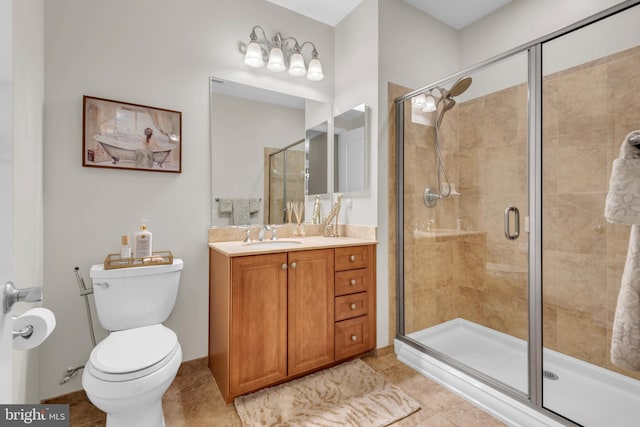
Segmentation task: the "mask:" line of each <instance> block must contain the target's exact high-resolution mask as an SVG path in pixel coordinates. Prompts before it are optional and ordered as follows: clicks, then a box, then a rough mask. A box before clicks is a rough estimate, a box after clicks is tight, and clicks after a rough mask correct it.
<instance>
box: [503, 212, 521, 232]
mask: <svg viewBox="0 0 640 427" xmlns="http://www.w3.org/2000/svg"><path fill="white" fill-rule="evenodd" d="M511 212H513V218H514V231H513V233H511ZM504 236H505V237H506V238H507V239H509V240H516V239H517V238H518V237H520V210H519V209H518V208H516V207H515V206H507V208H506V209H505V210H504Z"/></svg>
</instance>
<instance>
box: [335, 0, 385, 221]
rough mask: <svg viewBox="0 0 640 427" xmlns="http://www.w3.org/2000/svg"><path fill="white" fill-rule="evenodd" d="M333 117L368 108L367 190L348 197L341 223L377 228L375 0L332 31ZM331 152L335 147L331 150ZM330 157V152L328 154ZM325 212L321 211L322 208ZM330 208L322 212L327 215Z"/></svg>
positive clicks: (376, 51) (376, 12)
mask: <svg viewBox="0 0 640 427" xmlns="http://www.w3.org/2000/svg"><path fill="white" fill-rule="evenodd" d="M335 64H336V65H335V92H334V109H333V113H334V115H336V116H337V115H339V114H341V113H344V112H345V111H347V110H350V109H352V108H353V107H355V106H357V105H360V104H362V103H364V104H366V105H367V106H369V108H370V111H369V112H368V119H369V128H368V132H369V134H370V138H369V147H368V159H367V162H368V166H367V169H368V177H367V181H368V187H369V188H368V190H367V191H366V192H364V193H355V194H351V195H349V194H347V195H346V196H345V199H343V202H342V208H341V210H340V218H339V221H340V223H346V224H358V225H376V224H377V208H376V206H377V204H378V188H377V184H376V183H377V180H378V169H377V167H375V165H377V162H378V0H363V1H362V3H360V5H359V6H358V7H357V8H356V9H354V10H353V12H351V13H350V14H349V15H348V16H347V17H345V18H344V19H343V20H342V21H341V22H340V23H339V24H338V25H336V27H335ZM331 148H332V151H333V148H334V147H331ZM330 154H331V157H333V152H331V153H330ZM323 208H324V207H323ZM329 209H330V208H328V207H327V208H325V209H323V212H329Z"/></svg>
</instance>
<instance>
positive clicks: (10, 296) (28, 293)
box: [3, 282, 42, 313]
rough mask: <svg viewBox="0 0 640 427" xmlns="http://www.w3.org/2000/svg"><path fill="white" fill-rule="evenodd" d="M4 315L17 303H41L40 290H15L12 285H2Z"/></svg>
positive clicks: (35, 288)
mask: <svg viewBox="0 0 640 427" xmlns="http://www.w3.org/2000/svg"><path fill="white" fill-rule="evenodd" d="M3 292H4V313H8V312H10V311H11V307H13V305H14V304H15V303H17V302H40V301H42V288H39V287H34V288H24V289H16V288H15V287H14V286H13V283H11V282H7V283H5V284H4V290H3Z"/></svg>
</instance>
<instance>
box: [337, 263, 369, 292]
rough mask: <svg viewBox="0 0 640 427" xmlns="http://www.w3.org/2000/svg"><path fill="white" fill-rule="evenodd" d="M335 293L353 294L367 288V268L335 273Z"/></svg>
mask: <svg viewBox="0 0 640 427" xmlns="http://www.w3.org/2000/svg"><path fill="white" fill-rule="evenodd" d="M334 283H335V286H336V289H335V295H336V296H340V295H347V294H355V293H356V292H365V291H368V290H369V270H368V269H366V268H360V269H357V270H346V271H340V272H338V273H336V274H335V280H334Z"/></svg>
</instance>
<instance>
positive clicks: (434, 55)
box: [375, 0, 459, 347]
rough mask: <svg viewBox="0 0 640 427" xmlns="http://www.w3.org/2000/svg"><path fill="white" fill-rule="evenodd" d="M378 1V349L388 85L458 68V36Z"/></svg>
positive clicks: (385, 315)
mask: <svg viewBox="0 0 640 427" xmlns="http://www.w3.org/2000/svg"><path fill="white" fill-rule="evenodd" d="M378 1H379V35H378V38H379V79H378V97H379V103H378V112H377V114H378V153H377V155H378V159H377V163H376V164H375V165H376V166H375V167H376V168H377V170H378V181H377V186H378V203H377V212H378V236H379V238H380V244H379V245H378V260H377V265H376V268H377V281H378V288H377V297H378V313H377V315H378V318H377V328H378V331H379V332H378V347H383V346H386V345H389V344H392V343H391V342H389V337H388V333H387V331H388V329H389V326H388V325H389V280H388V277H389V261H388V253H389V242H388V237H387V236H388V235H389V230H392V229H394V228H395V223H393V224H390V223H389V213H388V210H389V197H388V188H389V156H388V151H389V120H388V116H389V103H388V99H387V98H388V91H387V84H388V82H392V83H396V84H400V85H403V86H406V87H410V88H418V87H420V86H423V85H425V84H427V83H430V82H433V81H436V80H438V79H440V78H442V77H445V76H446V75H448V74H451V73H453V72H455V71H457V70H458V69H459V59H458V32H457V31H456V30H454V29H453V28H451V27H448V26H447V25H445V24H443V23H442V22H440V21H438V20H436V19H435V18H432V17H430V16H428V15H426V14H424V13H422V12H420V11H419V10H418V9H416V8H414V7H413V6H410V5H408V4H407V3H405V2H404V1H403V0H378Z"/></svg>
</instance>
